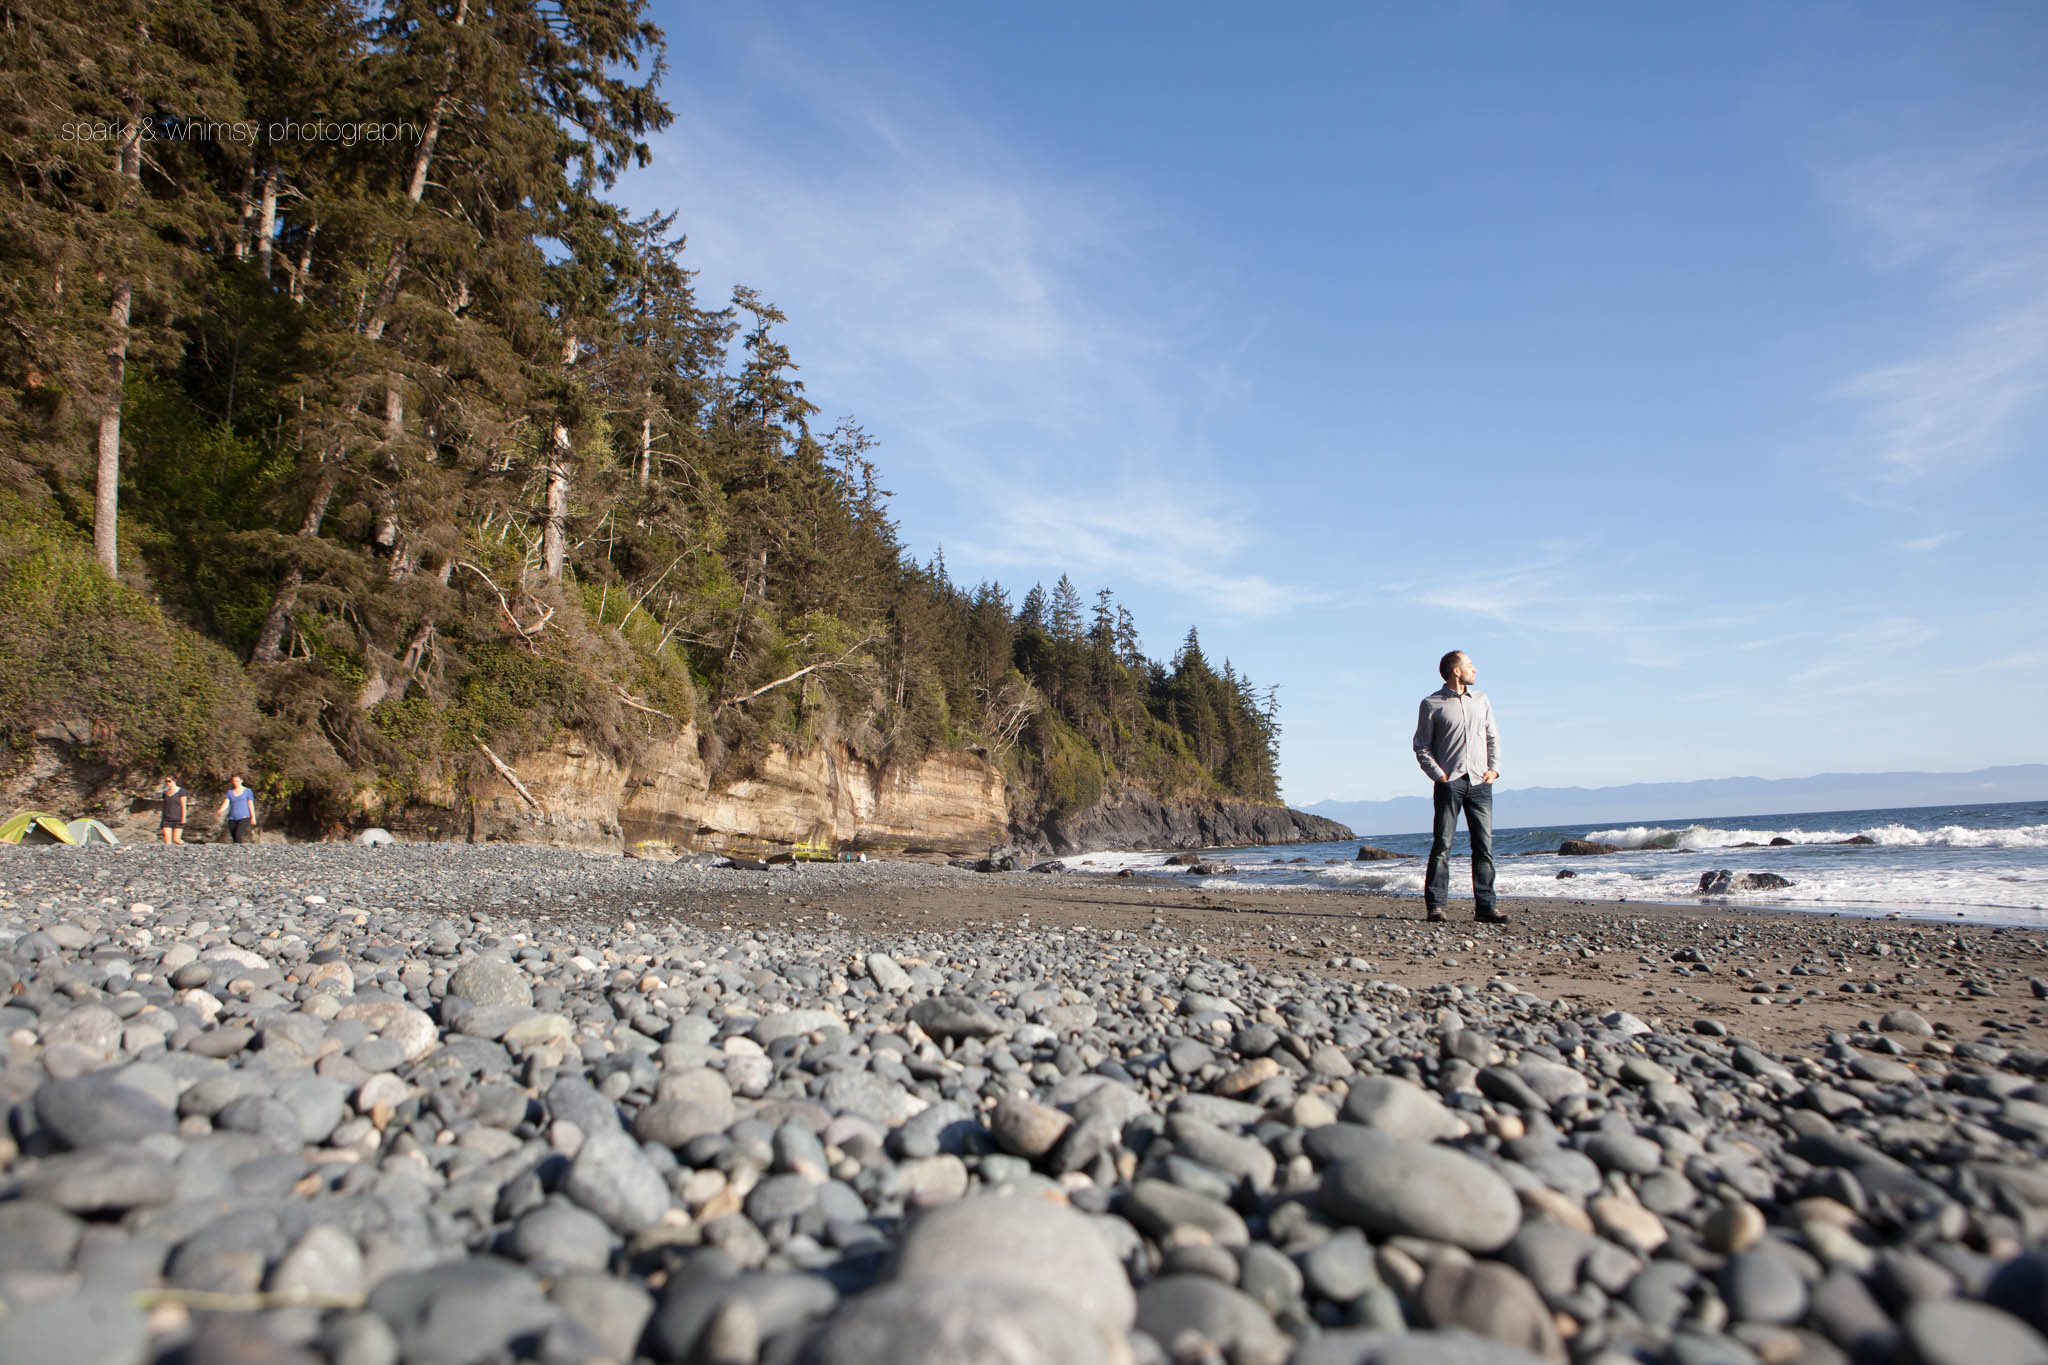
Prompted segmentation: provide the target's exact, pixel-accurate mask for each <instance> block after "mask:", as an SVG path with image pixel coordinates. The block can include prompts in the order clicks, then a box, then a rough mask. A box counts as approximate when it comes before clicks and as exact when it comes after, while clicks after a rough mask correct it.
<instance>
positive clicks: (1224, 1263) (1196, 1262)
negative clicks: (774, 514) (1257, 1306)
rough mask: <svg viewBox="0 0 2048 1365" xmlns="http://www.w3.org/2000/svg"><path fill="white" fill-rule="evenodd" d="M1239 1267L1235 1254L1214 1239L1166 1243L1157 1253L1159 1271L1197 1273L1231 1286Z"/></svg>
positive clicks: (1237, 1277) (1238, 1272)
mask: <svg viewBox="0 0 2048 1365" xmlns="http://www.w3.org/2000/svg"><path fill="white" fill-rule="evenodd" d="M1252 1245H1253V1246H1257V1245H1258V1243H1256V1242H1254V1243H1253V1244H1252ZM1247 1250H1249V1248H1247ZM1243 1269H1244V1268H1243V1267H1242V1266H1241V1265H1239V1264H1238V1259H1237V1257H1235V1256H1233V1255H1231V1254H1230V1252H1229V1251H1228V1250H1227V1249H1225V1248H1223V1247H1220V1246H1217V1245H1216V1244H1215V1243H1214V1242H1182V1243H1179V1244H1178V1245H1175V1246H1171V1247H1168V1248H1167V1249H1166V1251H1165V1252H1164V1253H1163V1254H1161V1256H1160V1257H1159V1274H1161V1275H1200V1276H1202V1277H1203V1278H1204V1279H1210V1280H1214V1281H1216V1282H1217V1283H1218V1284H1227V1285H1229V1286H1230V1287H1231V1288H1233V1289H1235V1288H1237V1286H1238V1280H1239V1278H1240V1277H1241V1276H1242V1274H1243ZM1268 1311H1269V1312H1270V1311H1271V1310H1270V1309H1269V1310H1268Z"/></svg>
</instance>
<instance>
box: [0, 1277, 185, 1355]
mask: <svg viewBox="0 0 2048 1365" xmlns="http://www.w3.org/2000/svg"><path fill="white" fill-rule="evenodd" d="M148 1350H149V1329H148V1327H147V1326H146V1325H145V1324H144V1322H143V1318H142V1314H141V1313H140V1312H139V1311H137V1310H136V1309H135V1308H134V1306H132V1305H131V1304H130V1303H129V1302H128V1296H127V1295H125V1294H121V1293H116V1292H112V1291H108V1290H86V1291H84V1292H83V1293H78V1294H70V1295H64V1296H62V1297H58V1298H51V1299H42V1300H38V1301H36V1302H33V1303H19V1304H15V1305H14V1306H13V1307H11V1308H10V1309H9V1310H8V1311H7V1312H6V1313H5V1314H4V1315H0V1360H4V1361H6V1362H7V1365H140V1362H141V1360H142V1359H143V1357H144V1355H145V1354H146V1353H147V1352H148Z"/></svg>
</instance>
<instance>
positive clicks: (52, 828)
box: [0, 810, 78, 844]
mask: <svg viewBox="0 0 2048 1365" xmlns="http://www.w3.org/2000/svg"><path fill="white" fill-rule="evenodd" d="M23 842H27V843H31V844H75V843H77V842H78V840H76V839H74V838H72V837H71V827H70V826H69V825H67V824H65V823H64V821H63V820H61V819H60V818H58V817H57V816H54V815H51V814H48V813H47V812H44V811H39V810H25V811H21V812H19V813H18V814H15V815H12V816H9V817H8V819H7V822H6V823H5V824H0V844H19V843H23Z"/></svg>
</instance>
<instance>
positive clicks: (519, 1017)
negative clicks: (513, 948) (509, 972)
mask: <svg viewBox="0 0 2048 1365" xmlns="http://www.w3.org/2000/svg"><path fill="white" fill-rule="evenodd" d="M522 975H524V973H522ZM539 1017H540V1011H539V1010H536V1009H535V1008H534V1007H533V1006H531V1005H522V1004H519V1003H517V1002H516V1001H515V1002H507V1003H505V1004H499V1005H477V1006H475V1007H474V1008H471V1009H466V1010H463V1011H462V1012H461V1013H460V1014H459V1015H457V1016H456V1019H455V1023H454V1025H453V1028H454V1031H455V1032H457V1033H461V1034H466V1035H468V1036H469V1037H471V1038H485V1039H488V1040H490V1041H491V1042H494V1043H495V1042H497V1041H498V1040H500V1039H501V1038H503V1037H505V1035H506V1034H508V1033H510V1032H512V1030H513V1029H515V1028H517V1027H519V1025H521V1024H523V1023H525V1022H526V1021H527V1020H529V1019H538V1018H539Z"/></svg>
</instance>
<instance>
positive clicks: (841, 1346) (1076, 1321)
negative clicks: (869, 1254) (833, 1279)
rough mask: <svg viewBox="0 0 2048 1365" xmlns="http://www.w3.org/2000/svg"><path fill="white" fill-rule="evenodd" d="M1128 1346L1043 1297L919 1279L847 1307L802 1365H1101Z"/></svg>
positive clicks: (1006, 1287) (1005, 1285)
mask: <svg viewBox="0 0 2048 1365" xmlns="http://www.w3.org/2000/svg"><path fill="white" fill-rule="evenodd" d="M1121 1347H1122V1342H1121V1341H1120V1340H1112V1339H1109V1338H1105V1337H1104V1335H1103V1333H1102V1329H1101V1328H1100V1327H1099V1326H1098V1325H1097V1324H1096V1323H1095V1321H1094V1320H1093V1319H1091V1318H1090V1317H1089V1316H1088V1315H1086V1314H1084V1313H1076V1312H1074V1311H1073V1309H1072V1308H1071V1307H1070V1306H1069V1305H1068V1304H1067V1303H1066V1302H1065V1301H1064V1300H1063V1299H1061V1298H1060V1297H1059V1296H1058V1295H1056V1294H1049V1293H1047V1292H1045V1291H1044V1290H1040V1289H1033V1288H1030V1287H1028V1286H1026V1285H1021V1284H1017V1283H1014V1282H1010V1281H1004V1280H970V1279H954V1280H934V1279H916V1280H905V1281H899V1282H897V1283H893V1284H885V1285H883V1286H882V1287H881V1288H879V1289H874V1290H870V1291H869V1292H868V1293H865V1294H862V1295H860V1296H859V1297H857V1298H854V1299H850V1300H848V1301H847V1302H846V1303H845V1304H844V1305H843V1306H842V1307H841V1308H840V1310H839V1311H838V1312H837V1313H835V1314H833V1315H832V1317H831V1318H830V1320H828V1321H827V1322H826V1323H825V1324H824V1325H823V1327H821V1328H820V1329H819V1331H818V1332H817V1334H816V1335H815V1336H813V1337H812V1338H811V1339H810V1340H809V1342H807V1343H806V1345H805V1347H804V1349H803V1351H802V1353H801V1355H799V1357H798V1365H1102V1362H1103V1361H1105V1360H1111V1359H1115V1358H1116V1353H1117V1352H1118V1351H1119V1350H1120V1348H1121Z"/></svg>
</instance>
